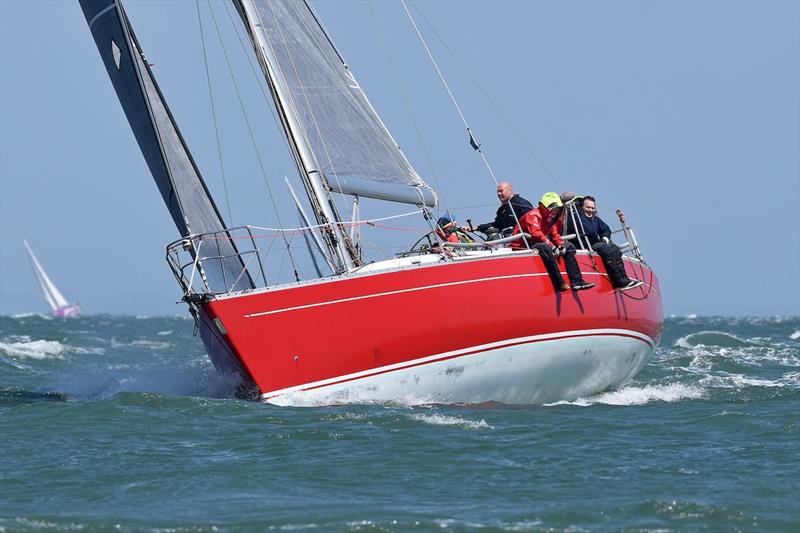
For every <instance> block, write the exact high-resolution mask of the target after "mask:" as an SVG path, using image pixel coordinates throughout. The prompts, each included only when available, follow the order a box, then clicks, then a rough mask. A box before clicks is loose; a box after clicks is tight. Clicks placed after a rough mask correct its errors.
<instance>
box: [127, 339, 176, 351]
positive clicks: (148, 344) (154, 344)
mask: <svg viewBox="0 0 800 533" xmlns="http://www.w3.org/2000/svg"><path fill="white" fill-rule="evenodd" d="M130 345H131V346H142V347H144V348H151V349H153V350H165V349H167V348H169V347H170V346H172V344H170V343H168V342H158V341H148V340H146V339H142V340H138V341H133V342H132V343H131V344H130Z"/></svg>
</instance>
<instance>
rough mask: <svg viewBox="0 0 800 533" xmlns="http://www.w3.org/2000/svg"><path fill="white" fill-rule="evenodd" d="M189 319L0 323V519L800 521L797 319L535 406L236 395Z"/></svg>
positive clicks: (704, 335) (98, 523)
mask: <svg viewBox="0 0 800 533" xmlns="http://www.w3.org/2000/svg"><path fill="white" fill-rule="evenodd" d="M193 326H194V324H193V322H192V321H191V320H189V319H185V318H179V317H117V316H85V317H82V318H77V319H52V318H49V317H44V316H39V315H24V316H15V317H0V531H9V532H11V531H153V532H200V531H223V532H224V531H271V530H279V531H284V530H286V531H291V530H298V531H305V530H313V531H598V530H602V531H615V530H623V529H624V530H634V531H687V530H688V531H692V530H706V531H791V532H797V531H800V432H799V431H798V426H800V318H797V317H792V318H703V317H681V318H669V319H667V321H666V324H665V330H664V338H663V339H662V342H661V346H660V347H659V348H658V350H657V352H656V354H655V355H654V357H653V358H652V360H651V361H650V363H649V364H648V365H647V366H646V367H645V368H644V370H643V371H642V372H641V373H640V374H639V375H638V376H636V378H635V379H634V380H633V381H631V382H630V383H628V384H626V385H624V386H623V387H622V388H620V389H619V390H615V391H608V392H604V393H602V394H598V395H595V396H591V397H587V398H580V399H578V400H575V401H571V402H558V403H555V404H552V405H545V406H505V405H479V406H445V405H435V406H403V405H369V406H364V405H362V406H337V407H321V408H285V407H276V406H273V405H269V404H265V403H260V402H253V401H244V400H237V399H235V397H234V384H233V383H231V382H229V381H226V380H225V379H224V378H221V377H220V376H218V375H217V373H216V372H215V371H214V369H213V367H212V365H211V363H210V361H209V360H208V358H207V357H206V355H205V353H204V351H203V348H202V345H201V344H200V342H199V340H198V338H197V337H194V336H193Z"/></svg>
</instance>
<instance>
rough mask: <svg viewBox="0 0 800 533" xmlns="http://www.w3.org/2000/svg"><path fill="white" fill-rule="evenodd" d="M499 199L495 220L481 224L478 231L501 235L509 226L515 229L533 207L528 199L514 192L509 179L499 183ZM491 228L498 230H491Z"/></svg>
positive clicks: (489, 234) (488, 234)
mask: <svg viewBox="0 0 800 533" xmlns="http://www.w3.org/2000/svg"><path fill="white" fill-rule="evenodd" d="M497 199H498V200H500V207H498V208H497V214H496V215H495V217H494V220H493V221H492V222H487V223H486V224H481V225H480V226H478V228H477V229H478V231H480V232H481V233H486V235H487V236H491V235H493V234H497V235H498V237H499V236H500V234H501V233H502V232H503V230H505V229H508V228H511V229H512V230H513V228H514V226H516V225H517V221H518V220H519V219H520V218H522V215H524V214H525V213H527V212H528V211H530V210H531V209H533V205H532V204H531V203H530V202H529V201H528V200H526V199H525V198H523V197H522V196H520V195H519V194H515V193H514V188H513V187H512V186H511V184H510V183H509V182H507V181H503V182H501V183H500V184H498V185H497ZM512 209H513V213H512ZM514 214H516V215H517V216H516V218H514ZM491 228H494V229H495V230H496V231H491ZM509 234H510V232H509Z"/></svg>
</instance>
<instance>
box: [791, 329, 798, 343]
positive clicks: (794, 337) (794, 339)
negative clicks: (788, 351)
mask: <svg viewBox="0 0 800 533" xmlns="http://www.w3.org/2000/svg"><path fill="white" fill-rule="evenodd" d="M789 338H790V339H792V340H793V341H796V340H797V339H800V330H797V331H795V332H794V333H792V334H791V335H789Z"/></svg>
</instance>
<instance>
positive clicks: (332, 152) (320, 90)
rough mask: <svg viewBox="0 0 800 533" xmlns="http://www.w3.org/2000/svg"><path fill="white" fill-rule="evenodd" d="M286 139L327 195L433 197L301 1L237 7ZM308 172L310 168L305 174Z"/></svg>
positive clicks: (253, 1) (244, 1) (416, 200)
mask: <svg viewBox="0 0 800 533" xmlns="http://www.w3.org/2000/svg"><path fill="white" fill-rule="evenodd" d="M239 3H240V11H241V12H242V14H243V17H244V18H245V21H246V23H247V26H248V30H249V31H250V33H251V36H252V37H253V40H254V42H255V43H257V44H256V52H257V53H259V55H260V56H261V59H262V61H263V62H264V64H265V66H266V70H267V72H266V74H267V77H268V78H269V80H270V83H271V84H272V85H273V88H274V91H275V94H276V97H277V99H278V100H279V102H277V103H278V105H279V107H280V108H282V109H281V110H282V111H283V112H284V113H285V114H286V115H288V116H289V117H290V119H291V120H289V121H288V122H289V128H290V129H291V130H292V131H290V138H291V136H294V141H295V142H297V143H300V144H302V145H303V146H302V148H301V151H303V150H302V149H305V151H307V152H308V153H309V154H308V155H310V159H311V161H304V164H305V166H306V171H308V172H313V171H318V172H320V173H321V174H322V176H323V177H324V179H325V181H326V184H327V186H328V188H329V189H330V190H332V191H335V192H339V193H344V194H355V195H360V196H366V197H369V198H378V199H382V200H390V201H396V202H405V203H411V204H416V205H422V204H425V205H428V206H430V207H433V206H435V205H436V194H435V193H434V191H433V190H432V189H431V188H430V187H428V186H427V185H426V184H425V183H424V182H423V181H422V179H421V178H420V177H419V175H418V174H417V173H416V172H415V171H414V169H413V168H412V167H411V164H410V163H409V162H408V160H407V159H406V157H405V156H404V155H403V153H402V152H401V151H400V148H399V147H398V146H397V143H395V141H394V139H392V136H391V135H390V134H389V131H388V130H387V129H386V127H385V126H384V124H383V123H382V122H381V120H380V118H379V117H378V115H377V113H376V112H375V110H374V109H373V108H372V105H371V104H370V103H369V101H368V100H367V97H366V95H365V94H364V92H363V91H362V90H361V87H360V86H359V85H358V82H357V81H356V79H355V77H354V76H353V74H352V72H351V71H350V69H349V68H348V67H347V65H346V64H345V63H344V61H343V59H342V58H341V56H340V55H339V53H338V52H337V51H336V49H335V48H334V46H333V44H332V43H331V41H330V40H329V39H328V36H327V34H326V33H325V31H324V30H323V28H322V26H321V25H320V23H319V21H318V20H317V18H316V16H315V15H314V13H313V12H312V11H311V8H310V7H309V5H308V4H307V3H306V2H305V1H304V0H239ZM310 167H311V168H310Z"/></svg>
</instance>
